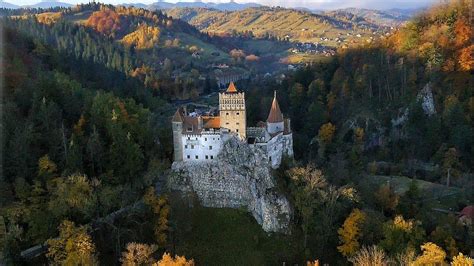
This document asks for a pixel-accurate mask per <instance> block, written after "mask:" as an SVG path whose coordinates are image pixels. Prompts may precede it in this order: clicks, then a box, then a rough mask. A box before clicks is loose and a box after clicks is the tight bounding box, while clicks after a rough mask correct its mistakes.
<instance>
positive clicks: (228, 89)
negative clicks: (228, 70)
mask: <svg viewBox="0 0 474 266" xmlns="http://www.w3.org/2000/svg"><path fill="white" fill-rule="evenodd" d="M226 92H231V93H234V92H237V88H236V87H235V85H234V82H231V83H230V84H229V87H228V88H227V91H226Z"/></svg>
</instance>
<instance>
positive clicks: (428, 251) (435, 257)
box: [413, 242, 446, 266]
mask: <svg viewBox="0 0 474 266" xmlns="http://www.w3.org/2000/svg"><path fill="white" fill-rule="evenodd" d="M421 250H422V254H421V255H420V256H418V257H417V258H416V259H415V261H414V263H413V265H415V266H417V265H443V264H444V263H445V259H446V252H444V250H443V249H442V248H440V247H438V246H437V245H436V244H434V243H431V242H428V243H425V244H423V245H422V246H421Z"/></svg>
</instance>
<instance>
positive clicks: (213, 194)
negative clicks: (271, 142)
mask: <svg viewBox="0 0 474 266" xmlns="http://www.w3.org/2000/svg"><path fill="white" fill-rule="evenodd" d="M172 169H173V174H171V175H170V178H169V185H170V188H171V189H172V190H179V191H183V192H195V193H196V194H197V196H198V198H199V200H200V202H201V204H202V205H203V206H206V207H214V208H242V207H245V208H247V210H248V211H249V212H251V213H252V215H253V216H254V217H255V219H256V220H257V222H258V223H259V224H260V225H261V226H262V228H263V230H265V231H266V232H288V227H289V224H290V218H291V213H292V210H291V206H290V203H289V202H288V200H287V199H286V198H285V197H284V196H283V195H281V194H279V193H278V191H277V190H276V181H275V179H274V177H273V176H272V174H271V169H270V166H269V164H268V158H267V156H266V155H265V154H264V153H263V152H262V151H261V150H259V149H253V148H251V147H249V146H248V145H246V144H244V143H242V142H240V141H239V140H237V139H235V138H232V139H230V140H229V141H227V142H226V143H225V144H224V147H223V149H222V152H221V154H220V157H219V159H218V160H215V161H212V162H209V163H192V162H191V163H189V162H175V163H173V167H172Z"/></svg>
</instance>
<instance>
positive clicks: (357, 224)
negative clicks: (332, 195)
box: [337, 209, 366, 257]
mask: <svg viewBox="0 0 474 266" xmlns="http://www.w3.org/2000/svg"><path fill="white" fill-rule="evenodd" d="M365 218H366V215H365V213H363V212H362V211H361V210H359V209H354V210H352V212H351V214H349V216H348V217H347V218H346V220H345V221H344V224H343V225H342V227H341V228H339V230H337V233H338V234H339V239H340V240H341V242H342V245H340V246H338V247H337V249H338V250H339V252H341V254H342V255H344V256H346V257H347V256H352V255H353V254H354V253H355V252H356V251H357V250H359V242H358V239H359V238H360V236H361V234H362V232H361V226H362V224H363V223H364V220H365Z"/></svg>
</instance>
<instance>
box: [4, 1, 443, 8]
mask: <svg viewBox="0 0 474 266" xmlns="http://www.w3.org/2000/svg"><path fill="white" fill-rule="evenodd" d="M0 1H1V0H0ZM440 1H441V0H394V1H383V0H362V1H360V0H359V1H358V0H291V1H285V0H235V1H234V2H237V3H258V4H262V5H268V6H284V7H304V8H309V9H339V8H348V7H357V8H370V9H391V8H400V9H412V8H422V7H426V6H429V5H432V4H435V3H438V2H440ZM1 2H7V3H11V4H15V5H20V6H21V5H33V4H36V3H38V2H53V0H50V1H39V0H6V1H1ZM54 2H64V3H69V4H79V3H87V2H89V0H61V1H56V0H55V1H54ZM99 2H101V3H107V4H114V5H116V4H123V3H127V4H129V3H132V4H133V3H137V4H138V3H143V4H152V3H155V2H158V0H102V1H99ZM164 2H170V3H176V2H198V1H196V0H167V1H164ZM200 2H205V3H208V2H213V3H228V2H230V1H229V0H215V1H200Z"/></svg>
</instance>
